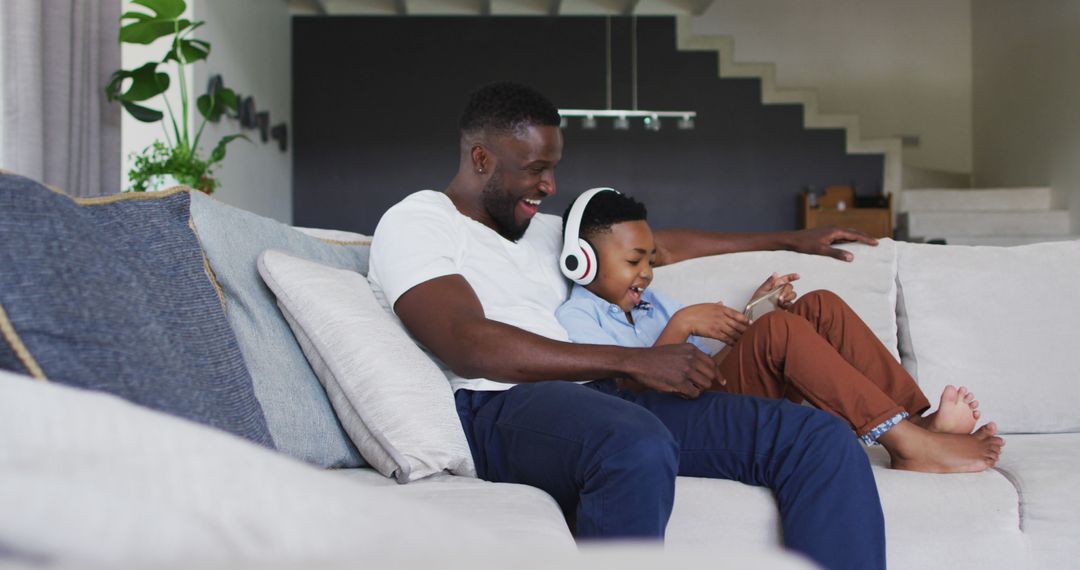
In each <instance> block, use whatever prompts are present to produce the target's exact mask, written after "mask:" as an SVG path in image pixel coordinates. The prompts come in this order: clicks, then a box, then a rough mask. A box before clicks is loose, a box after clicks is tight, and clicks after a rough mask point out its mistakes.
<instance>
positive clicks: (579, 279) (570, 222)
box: [559, 187, 619, 285]
mask: <svg viewBox="0 0 1080 570" xmlns="http://www.w3.org/2000/svg"><path fill="white" fill-rule="evenodd" d="M601 192H615V193H616V194H618V193H619V192H618V190H615V189H614V188H606V187H603V188H592V189H590V190H586V191H585V192H582V193H581V195H580V196H578V197H577V199H576V200H574V204H573V205H572V206H570V214H569V215H567V216H566V228H565V229H564V231H563V250H562V254H561V255H560V256H559V269H561V270H562V272H563V275H565V276H566V278H567V279H570V280H571V281H573V282H575V283H578V284H580V285H588V284H589V283H592V280H593V279H594V278H596V268H597V264H598V261H599V260H598V259H597V258H596V253H595V252H594V251H593V249H592V246H591V245H589V242H587V241H585V240H583V239H581V236H580V233H581V218H582V217H584V215H585V208H586V207H588V205H589V201H590V200H592V198H593V196H596V195H597V194H599V193H601Z"/></svg>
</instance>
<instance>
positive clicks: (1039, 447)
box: [997, 433, 1080, 568]
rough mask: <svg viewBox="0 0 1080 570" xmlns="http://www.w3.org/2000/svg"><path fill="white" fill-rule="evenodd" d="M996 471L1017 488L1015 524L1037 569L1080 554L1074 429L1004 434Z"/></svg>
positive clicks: (1078, 452) (1078, 450)
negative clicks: (1052, 432) (1071, 430)
mask: <svg viewBox="0 0 1080 570" xmlns="http://www.w3.org/2000/svg"><path fill="white" fill-rule="evenodd" d="M1005 439H1006V443H1005V452H1004V453H1003V454H1002V456H1001V462H999V463H998V466H997V470H998V471H1000V472H1001V473H1002V474H1003V475H1004V476H1005V477H1008V478H1009V480H1010V481H1012V483H1013V485H1015V486H1016V488H1017V489H1018V490H1019V493H1020V513H1021V516H1020V526H1021V528H1022V529H1023V530H1024V534H1025V535H1026V536H1027V537H1028V539H1029V540H1030V541H1031V549H1032V556H1033V558H1034V560H1035V563H1036V566H1037V567H1039V568H1068V567H1071V566H1073V565H1074V564H1076V561H1077V560H1078V559H1080V433H1060V434H1036V435H1010V436H1008V437H1006V438H1005Z"/></svg>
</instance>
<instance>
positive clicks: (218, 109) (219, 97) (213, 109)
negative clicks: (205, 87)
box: [195, 87, 238, 123]
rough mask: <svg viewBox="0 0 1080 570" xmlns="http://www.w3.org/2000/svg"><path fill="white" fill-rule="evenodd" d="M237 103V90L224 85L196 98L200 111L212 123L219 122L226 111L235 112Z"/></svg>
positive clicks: (196, 104)
mask: <svg viewBox="0 0 1080 570" xmlns="http://www.w3.org/2000/svg"><path fill="white" fill-rule="evenodd" d="M237 104H238V101H237V97H236V92H235V91H233V90H232V89H227V88H224V87H221V88H218V89H213V90H211V91H210V92H209V93H206V94H204V95H201V96H199V98H198V99H196V100H195V106H196V107H198V108H199V113H200V114H201V115H202V116H203V117H206V120H208V121H210V122H211V123H216V122H218V120H220V119H221V116H222V115H224V114H225V111H232V112H233V113H235V112H236V108H237Z"/></svg>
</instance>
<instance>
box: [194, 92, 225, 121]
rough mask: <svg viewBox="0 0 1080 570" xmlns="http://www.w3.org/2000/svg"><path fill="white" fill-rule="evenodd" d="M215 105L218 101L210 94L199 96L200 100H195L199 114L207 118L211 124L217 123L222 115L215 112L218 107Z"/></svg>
mask: <svg viewBox="0 0 1080 570" xmlns="http://www.w3.org/2000/svg"><path fill="white" fill-rule="evenodd" d="M214 103H216V101H214V97H212V96H211V95H210V94H209V93H206V94H203V95H199V98H198V99H196V100H195V108H196V109H198V110H199V114H200V115H202V116H203V117H206V120H207V121H210V122H211V123H216V122H218V119H220V118H221V113H215V112H214V107H215V106H216V105H215V104H214Z"/></svg>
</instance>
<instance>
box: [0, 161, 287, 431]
mask: <svg viewBox="0 0 1080 570" xmlns="http://www.w3.org/2000/svg"><path fill="white" fill-rule="evenodd" d="M189 203H190V201H189V196H188V194H187V193H186V192H183V191H178V192H170V193H160V194H145V195H122V196H118V197H112V198H107V199H97V200H89V201H85V202H84V203H83V205H79V204H77V203H76V202H75V201H73V200H72V199H70V198H68V197H67V196H64V195H62V194H59V193H56V192H53V191H51V190H49V189H47V188H45V187H44V186H42V185H40V184H38V183H36V182H33V181H31V180H29V179H27V178H22V177H19V176H11V175H0V267H2V268H3V270H2V271H0V308H2V312H0V331H2V332H3V335H2V337H3V341H2V342H0V345H6V346H5V347H4V348H3V349H2V350H0V368H4V369H8V370H15V371H17V372H22V373H25V374H31V375H33V376H36V377H38V378H40V379H48V380H52V381H56V382H60V383H64V384H70V385H72V386H77V387H80V388H88V389H92V390H100V391H104V392H110V393H112V394H116V395H118V396H121V397H123V398H125V399H127V400H130V401H132V402H135V403H137V404H141V405H144V406H147V407H150V408H154V409H157V410H161V411H163V412H167V413H170V414H174V415H177V416H180V417H183V418H187V419H190V420H194V421H197V422H200V423H203V424H207V425H210V426H213V427H217V428H220V429H223V430H226V431H229V432H232V433H234V434H236V435H240V436H243V437H246V438H248V439H250V440H252V441H254V442H256V443H259V444H262V445H264V446H267V447H270V448H273V446H274V444H273V439H272V437H271V435H270V432H269V430H268V429H267V427H266V421H265V420H264V418H263V414H262V409H261V408H260V407H259V402H258V400H256V399H255V394H254V392H253V390H252V385H251V377H250V376H249V375H248V372H247V369H246V368H245V366H244V361H243V358H242V356H241V354H240V349H239V347H238V346H237V344H236V338H235V337H234V336H233V333H232V330H231V329H230V328H229V324H228V322H226V320H225V315H224V313H223V312H222V307H221V301H220V298H219V297H218V295H217V293H216V291H215V289H214V286H213V284H212V282H211V281H210V279H209V278H208V276H207V273H206V261H205V258H204V257H203V255H202V250H201V248H200V247H199V243H198V240H197V239H196V237H195V234H194V232H192V230H191V227H190V225H189V220H190V214H189Z"/></svg>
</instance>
